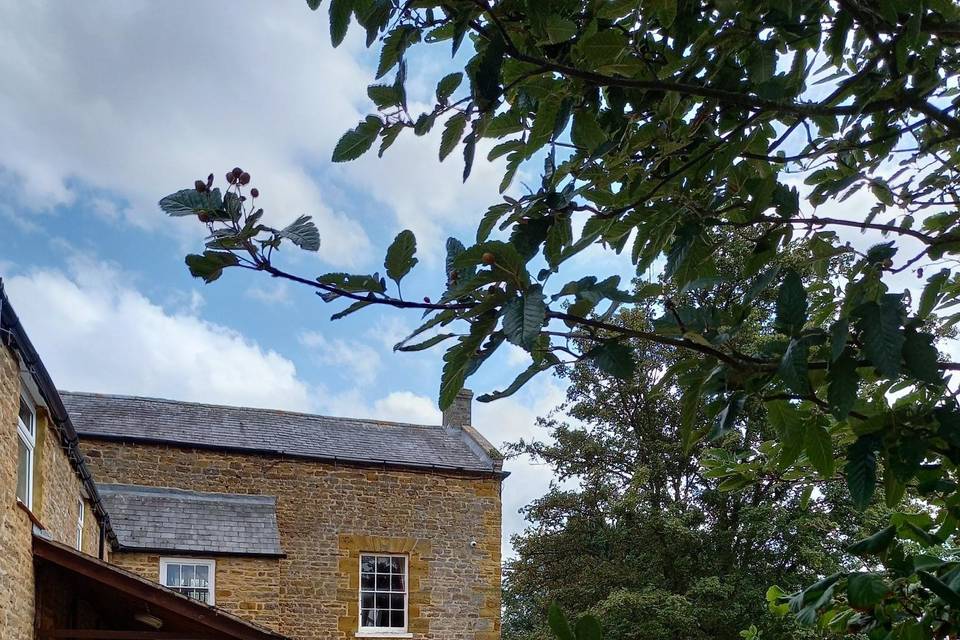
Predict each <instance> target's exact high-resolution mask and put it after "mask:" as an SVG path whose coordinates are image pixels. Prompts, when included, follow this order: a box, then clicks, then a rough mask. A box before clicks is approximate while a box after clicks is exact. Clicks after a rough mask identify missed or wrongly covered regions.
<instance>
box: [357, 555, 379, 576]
mask: <svg viewBox="0 0 960 640" xmlns="http://www.w3.org/2000/svg"><path fill="white" fill-rule="evenodd" d="M376 566H377V563H376V560H374V559H373V556H363V557H361V558H360V571H364V572H369V573H373V571H374V569H375V568H376Z"/></svg>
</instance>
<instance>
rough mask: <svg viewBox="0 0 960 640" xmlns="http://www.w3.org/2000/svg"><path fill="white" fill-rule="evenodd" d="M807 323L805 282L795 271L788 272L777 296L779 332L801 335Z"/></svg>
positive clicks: (777, 324)
mask: <svg viewBox="0 0 960 640" xmlns="http://www.w3.org/2000/svg"><path fill="white" fill-rule="evenodd" d="M806 321H807V292H806V290H805V289H804V288H803V281H802V280H801V279H800V274H798V273H797V272H796V271H794V270H793V269H790V270H788V271H787V273H786V275H785V276H784V278H783V284H781V285H780V291H779V293H778V294H777V316H776V320H775V322H774V326H776V328H777V331H779V332H781V333H783V334H785V335H788V336H793V335H797V334H798V333H800V330H801V329H803V325H804V323H805V322H806Z"/></svg>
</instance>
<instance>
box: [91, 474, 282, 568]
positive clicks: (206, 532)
mask: <svg viewBox="0 0 960 640" xmlns="http://www.w3.org/2000/svg"><path fill="white" fill-rule="evenodd" d="M98 486H99V488H100V495H101V496H103V502H104V504H106V506H107V511H108V512H109V513H110V517H111V518H112V521H113V528H114V531H116V533H117V540H118V542H119V544H120V548H121V549H122V550H139V551H181V552H198V553H216V554H230V555H258V556H276V555H282V554H283V551H282V550H281V548H280V532H279V530H278V529H277V499H276V498H274V497H272V496H253V495H238V494H232V493H201V492H199V491H183V490H180V489H166V488H158V487H143V486H138V485H128V484H100V485H98Z"/></svg>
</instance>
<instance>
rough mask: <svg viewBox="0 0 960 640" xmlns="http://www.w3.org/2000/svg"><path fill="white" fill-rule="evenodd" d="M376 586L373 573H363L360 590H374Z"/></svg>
mask: <svg viewBox="0 0 960 640" xmlns="http://www.w3.org/2000/svg"><path fill="white" fill-rule="evenodd" d="M375 586H376V579H375V576H374V575H373V574H372V573H363V574H361V575H360V588H361V589H373V588H374V587H375Z"/></svg>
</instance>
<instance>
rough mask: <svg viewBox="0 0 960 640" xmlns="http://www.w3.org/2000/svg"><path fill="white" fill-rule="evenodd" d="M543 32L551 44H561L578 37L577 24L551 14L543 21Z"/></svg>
mask: <svg viewBox="0 0 960 640" xmlns="http://www.w3.org/2000/svg"><path fill="white" fill-rule="evenodd" d="M543 32H544V33H545V34H546V36H547V42H549V43H550V44H560V43H561V42H566V41H567V40H572V39H573V37H574V36H575V35H577V23H576V22H574V21H573V20H568V19H567V18H564V17H562V16H558V15H557V14H551V15H550V16H548V17H547V19H546V20H544V21H543Z"/></svg>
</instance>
